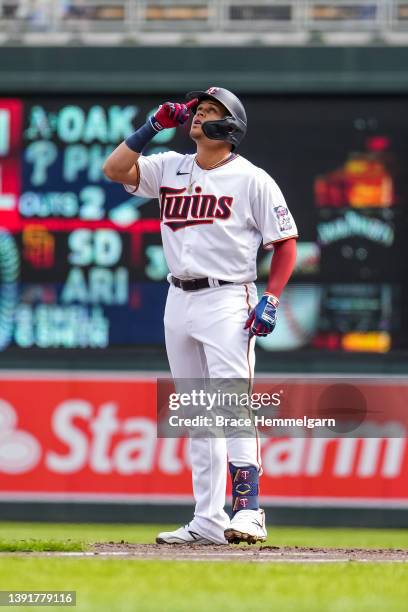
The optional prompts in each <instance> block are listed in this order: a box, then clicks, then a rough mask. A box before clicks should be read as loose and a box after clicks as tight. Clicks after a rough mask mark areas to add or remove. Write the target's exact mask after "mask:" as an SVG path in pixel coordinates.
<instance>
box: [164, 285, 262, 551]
mask: <svg viewBox="0 0 408 612" xmlns="http://www.w3.org/2000/svg"><path fill="white" fill-rule="evenodd" d="M257 301H258V299H257V293H256V287H255V285H254V284H253V283H250V284H247V285H238V284H237V285H235V284H231V285H222V286H221V287H214V288H209V289H202V290H199V291H183V290H182V289H178V288H177V287H174V286H173V285H170V288H169V293H168V297H167V303H166V309H165V314H164V326H165V337H166V349H167V356H168V359H169V363H170V369H171V374H172V376H173V378H175V379H181V378H186V379H197V378H207V379H208V378H210V379H214V378H219V379H226V378H228V379H231V378H235V379H237V378H241V379H250V378H251V379H252V378H253V372H254V365H255V351H254V344H255V339H254V338H252V339H251V340H249V335H248V330H244V325H245V321H246V319H247V317H248V313H249V310H250V309H251V308H253V307H254V306H255V304H256V303H257ZM190 445H191V463H192V480H193V492H194V498H195V502H196V506H195V513H194V519H193V521H192V522H191V523H190V527H191V529H192V530H194V531H196V532H197V533H199V534H200V535H202V536H204V537H208V538H209V539H211V540H213V541H215V542H220V543H221V542H222V543H225V539H224V529H226V528H227V527H228V526H229V522H230V519H229V517H228V515H227V513H226V512H225V510H224V505H225V495H226V483H227V461H230V462H232V463H234V464H235V465H237V466H246V465H254V466H256V467H258V469H260V468H261V466H260V445H259V441H258V439H257V438H256V437H251V438H227V439H225V438H198V439H197V438H191V439H190Z"/></svg>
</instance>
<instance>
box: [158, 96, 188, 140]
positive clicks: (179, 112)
mask: <svg viewBox="0 0 408 612" xmlns="http://www.w3.org/2000/svg"><path fill="white" fill-rule="evenodd" d="M196 103H197V98H194V99H193V100H190V101H189V102H187V103H186V104H179V103H178V102H165V103H164V104H161V106H159V110H158V111H157V112H156V113H155V114H154V115H153V116H152V117H150V123H151V124H152V127H153V129H154V130H155V131H156V132H160V131H161V130H164V129H166V128H172V127H177V126H179V125H183V123H185V122H186V121H187V119H188V115H189V113H190V107H191V106H194V104H196Z"/></svg>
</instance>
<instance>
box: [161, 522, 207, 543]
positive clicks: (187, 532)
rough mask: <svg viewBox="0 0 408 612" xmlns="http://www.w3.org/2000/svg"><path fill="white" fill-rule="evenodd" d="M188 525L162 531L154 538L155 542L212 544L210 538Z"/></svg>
mask: <svg viewBox="0 0 408 612" xmlns="http://www.w3.org/2000/svg"><path fill="white" fill-rule="evenodd" d="M188 527H189V526H188V525H185V526H184V527H179V529H176V530H175V531H162V532H161V533H159V534H158V536H157V538H156V544H214V543H215V542H211V540H207V538H203V536H200V534H199V533H197V532H195V531H192V530H191V529H189V528H188Z"/></svg>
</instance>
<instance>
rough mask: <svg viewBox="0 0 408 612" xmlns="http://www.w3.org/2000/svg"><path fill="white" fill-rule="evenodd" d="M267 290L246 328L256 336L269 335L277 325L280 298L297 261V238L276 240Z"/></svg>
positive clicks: (250, 316)
mask: <svg viewBox="0 0 408 612" xmlns="http://www.w3.org/2000/svg"><path fill="white" fill-rule="evenodd" d="M273 246H274V253H273V257H272V262H271V268H270V271H269V279H268V284H267V287H266V291H265V293H264V294H263V296H262V298H261V299H260V301H259V302H258V304H257V305H256V306H255V308H254V309H253V310H252V311H251V313H250V315H249V317H248V319H247V321H246V324H245V329H248V328H249V329H250V333H252V334H253V335H255V336H267V335H268V334H270V333H271V332H272V331H273V330H274V328H275V325H276V320H277V310H278V306H279V298H280V296H281V293H282V291H283V290H284V288H285V287H286V285H287V283H288V281H289V279H290V277H291V275H292V272H293V269H294V267H295V263H296V238H287V239H286V240H281V241H280V242H276V243H275V244H274V245H273Z"/></svg>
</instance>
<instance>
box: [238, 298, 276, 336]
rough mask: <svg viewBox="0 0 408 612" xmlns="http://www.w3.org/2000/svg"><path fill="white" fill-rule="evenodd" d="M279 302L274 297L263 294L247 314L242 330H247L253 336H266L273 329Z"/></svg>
mask: <svg viewBox="0 0 408 612" xmlns="http://www.w3.org/2000/svg"><path fill="white" fill-rule="evenodd" d="M278 305H279V300H278V298H277V297H275V296H274V295H270V294H265V295H263V296H262V297H261V299H260V300H259V302H258V304H257V305H256V306H255V308H254V309H253V310H251V312H250V313H249V317H248V319H247V321H246V323H245V327H244V329H248V328H249V333H250V334H252V335H253V336H267V335H268V334H270V333H271V332H273V330H274V329H275V325H276V319H277V308H278Z"/></svg>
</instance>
